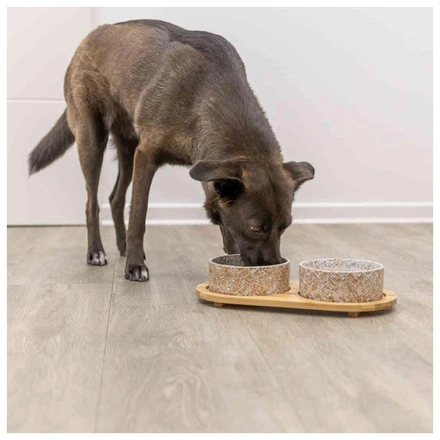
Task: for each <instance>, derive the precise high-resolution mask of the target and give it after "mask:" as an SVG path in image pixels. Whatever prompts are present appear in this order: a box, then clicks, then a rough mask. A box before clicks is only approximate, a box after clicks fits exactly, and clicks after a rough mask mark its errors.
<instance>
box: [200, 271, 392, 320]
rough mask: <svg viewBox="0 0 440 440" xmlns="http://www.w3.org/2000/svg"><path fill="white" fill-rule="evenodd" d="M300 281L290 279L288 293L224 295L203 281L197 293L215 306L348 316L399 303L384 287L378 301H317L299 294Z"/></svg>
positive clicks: (386, 307)
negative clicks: (333, 313)
mask: <svg viewBox="0 0 440 440" xmlns="http://www.w3.org/2000/svg"><path fill="white" fill-rule="evenodd" d="M298 290H299V282H298V281H296V280H291V281H290V290H289V291H288V292H286V293H278V294H277V295H267V296H234V295H222V294H220V293H213V292H210V291H209V288H208V283H201V284H199V285H198V286H197V287H196V295H197V296H198V297H199V298H201V299H204V300H205V301H210V302H213V303H214V305H215V306H217V307H222V306H223V304H239V305H244V306H262V307H284V308H290V309H309V310H327V311H330V312H345V313H348V316H352V317H355V316H358V315H359V313H361V312H374V311H376V310H383V309H388V308H390V307H393V306H394V305H395V304H396V303H397V296H396V294H395V293H394V292H391V290H387V289H384V292H383V297H382V298H381V299H380V300H378V301H370V302H364V303H334V302H325V301H315V300H312V299H307V298H303V297H302V296H299V295H298Z"/></svg>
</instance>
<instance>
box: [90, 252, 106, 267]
mask: <svg viewBox="0 0 440 440" xmlns="http://www.w3.org/2000/svg"><path fill="white" fill-rule="evenodd" d="M87 264H90V265H92V266H105V265H106V264H107V257H106V256H105V252H104V251H93V252H89V253H88V254H87Z"/></svg>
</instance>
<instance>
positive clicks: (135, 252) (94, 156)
mask: <svg viewBox="0 0 440 440" xmlns="http://www.w3.org/2000/svg"><path fill="white" fill-rule="evenodd" d="M64 91H65V98H66V102H67V111H66V112H65V113H64V114H63V115H62V116H61V118H60V120H59V121H58V122H57V124H56V125H55V126H54V128H53V129H52V130H51V131H50V132H49V133H48V134H47V135H46V136H45V137H44V138H43V139H42V141H41V142H40V143H39V145H38V146H37V147H36V148H35V149H34V150H33V151H32V153H31V155H30V158H29V165H30V172H31V173H33V172H36V171H39V170H40V169H42V168H44V167H45V166H47V165H49V164H50V163H51V162H53V161H54V160H55V159H57V158H58V157H60V156H62V154H64V152H65V151H66V150H67V149H68V147H69V146H70V145H72V144H73V142H74V141H76V143H77V146H78V153H79V158H80V163H81V167H82V170H83V174H84V177H85V180H86V188H87V195H88V199H87V207H86V217H87V229H88V252H87V262H88V263H89V264H92V265H103V264H105V263H106V261H107V260H106V256H105V252H104V248H103V245H102V242H101V237H100V232H99V204H98V198H97V194H98V184H99V176H100V171H101V166H102V159H103V154H104V150H105V148H106V145H107V141H108V137H109V135H111V136H112V138H113V140H114V143H115V146H116V148H117V156H118V160H119V173H118V178H117V181H116V184H115V187H114V189H113V191H112V193H111V195H110V204H111V210H112V216H113V220H114V224H115V229H116V237H117V245H118V248H119V250H120V253H121V255H125V254H126V255H127V262H126V269H125V277H126V278H127V279H130V280H133V281H147V280H148V278H149V273H148V268H147V266H146V265H145V262H144V259H145V253H144V250H143V237H144V233H145V219H146V214H147V207H148V198H149V191H150V186H151V182H152V179H153V177H154V174H155V173H156V171H157V170H158V168H159V167H161V166H162V165H165V164H171V165H184V166H193V167H192V169H191V171H190V175H191V176H192V177H193V178H194V179H196V180H199V181H201V182H202V184H203V188H204V190H205V193H206V202H205V207H206V210H207V213H208V216H209V217H210V219H211V221H212V222H213V223H215V224H218V225H219V226H220V228H221V232H222V235H223V242H224V249H225V251H226V252H228V253H232V252H240V253H241V255H242V257H243V259H244V261H245V263H246V264H249V265H258V264H276V263H277V262H279V261H280V258H281V257H280V253H279V241H280V235H281V234H282V232H283V230H284V229H285V228H286V227H287V226H288V225H289V224H290V222H291V215H290V210H291V203H292V201H293V195H294V191H295V190H296V189H298V187H299V186H300V185H301V184H302V183H303V182H305V181H306V180H309V179H311V178H313V175H314V169H313V167H312V166H311V165H310V164H308V163H306V162H299V163H298V162H289V163H286V164H283V159H282V155H281V150H280V147H279V145H278V142H277V140H276V138H275V135H274V133H273V131H272V129H271V127H270V125H269V122H268V120H267V118H266V116H265V115H264V112H263V110H262V109H261V107H260V105H259V103H258V101H257V99H256V97H255V95H254V93H253V92H252V90H251V88H250V86H249V84H248V82H247V78H246V72H245V67H244V64H243V62H242V60H241V59H240V57H239V55H238V53H237V52H236V50H235V49H234V47H233V46H232V45H231V44H230V43H229V42H228V41H226V40H225V39H224V38H223V37H221V36H218V35H214V34H210V33H208V32H201V31H187V30H185V29H182V28H180V27H178V26H175V25H172V24H170V23H165V22H162V21H156V20H135V21H129V22H124V23H118V24H114V25H104V26H100V27H99V28H97V29H96V30H94V31H93V32H91V33H90V34H89V35H88V36H87V37H86V38H85V39H84V40H83V41H82V43H81V44H80V46H79V47H78V49H77V51H76V52H75V54H74V56H73V58H72V61H71V63H70V65H69V67H68V69H67V72H66V77H65V84H64ZM132 178H133V194H132V200H131V208H130V222H129V227H128V232H127V234H126V230H125V223H124V214H123V210H124V206H125V196H126V191H127V188H128V186H129V185H130V183H131V180H132Z"/></svg>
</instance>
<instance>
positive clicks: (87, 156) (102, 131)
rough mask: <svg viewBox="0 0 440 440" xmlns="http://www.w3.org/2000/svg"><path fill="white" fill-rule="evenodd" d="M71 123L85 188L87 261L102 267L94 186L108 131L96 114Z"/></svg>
mask: <svg viewBox="0 0 440 440" xmlns="http://www.w3.org/2000/svg"><path fill="white" fill-rule="evenodd" d="M74 125H75V127H74V131H75V139H76V142H77V146H78V154H79V160H80V163H81V168H82V171H83V174H84V178H85V181H86V189H87V204H86V218H87V235H88V249H87V263H88V264H91V265H93V266H103V265H105V264H107V257H106V255H105V252H104V247H103V246H102V241H101V234H100V231H99V204H98V185H99V177H100V174H101V167H102V159H103V156H104V151H105V147H106V145H107V140H108V130H107V129H106V128H105V126H104V122H103V120H102V118H101V117H98V116H97V115H93V116H92V115H90V117H85V116H84V115H81V116H76V117H75V124H74Z"/></svg>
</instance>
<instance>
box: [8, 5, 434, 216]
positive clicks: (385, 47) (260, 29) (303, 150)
mask: <svg viewBox="0 0 440 440" xmlns="http://www.w3.org/2000/svg"><path fill="white" fill-rule="evenodd" d="M134 18H156V19H161V20H166V21H170V22H173V23H175V24H178V25H180V26H183V27H186V28H189V29H200V30H207V31H211V32H215V33H219V34H222V35H223V36H225V37H226V38H227V39H228V40H229V41H230V42H231V43H232V44H234V45H235V47H236V48H237V50H238V52H239V53H240V55H241V56H242V58H243V60H244V62H245V64H246V66H247V72H248V77H249V81H250V84H251V86H252V88H253V89H254V91H255V93H256V94H257V96H258V98H259V99H260V102H261V103H262V105H263V107H264V109H265V110H266V113H267V115H268V117H269V120H270V121H271V123H272V125H273V128H274V130H275V133H276V134H277V137H278V139H279V141H280V144H281V146H282V149H283V152H284V156H285V158H286V160H307V161H309V162H310V163H312V164H313V165H314V166H315V168H316V178H315V180H314V181H312V182H308V183H307V184H305V185H304V187H303V189H301V191H299V192H298V195H297V203H296V205H294V211H293V212H294V218H296V219H304V220H319V221H328V220H332V219H335V218H336V219H340V220H343V221H344V220H345V221H347V220H349V221H353V220H355V221H364V220H371V219H373V220H393V221H415V220H416V219H424V220H429V219H430V218H432V10H431V9H427V8H424V9H422V8H372V9H355V8H350V9H348V8H274V9H270V8H252V9H248V8H143V9H139V8H97V9H94V10H92V8H63V9H61V8H60V9H29V8H26V9H10V10H9V13H8V98H9V99H8V221H9V223H10V224H29V223H31V224H32V223H47V224H54V223H55V224H57V223H80V222H84V203H85V190H84V182H83V180H82V176H81V173H80V169H79V165H78V160H77V158H76V157H75V154H76V152H75V151H70V152H69V153H68V155H67V156H68V157H65V158H63V159H61V160H60V161H59V162H56V163H55V164H54V165H53V166H51V167H50V168H49V169H47V170H44V171H42V172H41V173H39V174H37V175H35V176H33V177H32V178H30V179H28V178H27V176H26V155H27V154H28V152H29V151H30V150H31V149H32V148H33V146H34V145H35V144H36V143H37V142H38V140H39V139H40V138H41V136H42V135H43V134H44V133H45V132H46V131H47V130H48V129H49V128H50V127H51V126H52V124H53V123H54V122H55V120H56V118H57V115H58V114H60V113H61V111H62V108H63V95H62V81H63V76H64V71H65V68H66V67H67V64H68V62H69V60H70V57H71V55H72V53H73V51H74V49H75V47H76V46H77V44H78V43H79V41H80V40H81V38H82V37H83V36H84V35H86V33H87V32H88V31H89V30H90V29H92V28H93V27H94V26H96V25H99V24H102V23H111V22H117V21H123V20H128V19H134ZM30 35H32V38H29V36H30ZM112 156H113V153H112V152H108V154H107V157H106V164H105V165H106V166H105V167H104V171H103V175H102V182H101V189H100V196H101V197H100V200H101V204H102V211H101V212H102V219H103V220H104V221H106V220H109V219H110V213H109V210H108V204H107V203H106V202H107V197H108V194H109V193H110V191H111V189H112V186H113V183H114V180H115V178H116V164H115V163H114V162H111V157H112ZM151 201H152V203H153V204H152V208H151V209H150V211H149V218H150V219H153V220H154V219H155V220H170V219H172V220H175V221H176V220H177V221H179V220H183V221H201V220H203V219H204V214H203V212H202V210H201V209H200V207H199V204H200V203H201V202H202V201H203V193H202V191H201V188H200V185H199V184H198V183H197V182H194V181H192V180H191V179H190V178H189V176H188V170H187V169H184V168H165V169H163V170H161V171H160V172H159V174H158V176H157V178H156V179H155V181H154V183H153V189H152V194H151ZM295 206H296V207H295Z"/></svg>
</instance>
